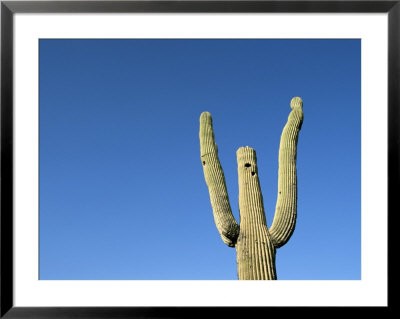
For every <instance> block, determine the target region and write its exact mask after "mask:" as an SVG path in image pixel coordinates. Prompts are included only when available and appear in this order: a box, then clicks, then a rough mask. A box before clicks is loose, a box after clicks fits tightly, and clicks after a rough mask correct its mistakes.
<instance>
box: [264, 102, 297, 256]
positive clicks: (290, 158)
mask: <svg viewBox="0 0 400 319" xmlns="http://www.w3.org/2000/svg"><path fill="white" fill-rule="evenodd" d="M290 107H291V108H292V111H291V112H290V114H289V117H288V121H287V123H286V125H285V127H284V129H283V131H282V135H281V141H280V147H279V169H278V197H277V202H276V208H275V214H274V219H273V222H272V225H271V227H270V228H269V232H270V234H271V238H272V241H273V243H274V245H275V247H276V248H279V247H281V246H283V245H285V244H286V243H287V241H288V240H289V238H290V237H291V236H292V234H293V231H294V228H295V226H296V217H297V173H296V157H297V140H298V135H299V131H300V129H301V125H302V123H303V101H302V100H301V98H299V97H295V98H293V99H292V100H291V102H290Z"/></svg>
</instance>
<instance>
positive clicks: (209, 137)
mask: <svg viewBox="0 0 400 319" xmlns="http://www.w3.org/2000/svg"><path fill="white" fill-rule="evenodd" d="M290 107H291V109H292V111H291V112H290V114H289V117H288V121H287V123H286V125H285V127H284V128H283V131H282V135H281V141H280V147H279V169H278V198H277V202H276V208H275V215H274V220H273V222H272V225H271V227H269V228H268V227H267V221H266V217H265V212H264V203H263V197H262V193H261V188H260V181H259V179H258V169H257V157H256V151H255V150H254V149H252V148H251V147H248V146H246V147H241V148H239V149H238V150H237V162H238V177H239V213H240V226H239V224H238V223H237V222H236V220H235V217H234V216H233V214H232V210H231V206H230V203H229V198H228V193H227V189H226V183H225V176H224V172H223V170H222V167H221V164H220V161H219V158H218V147H217V145H216V143H215V140H214V131H213V126H212V117H211V114H210V113H208V112H203V113H202V114H201V116H200V133H199V137H200V152H201V162H202V165H203V171H204V177H205V180H206V184H207V186H208V190H209V194H210V200H211V206H212V210H213V214H214V221H215V224H216V226H217V229H218V231H219V234H220V235H221V238H222V240H223V242H224V243H225V244H227V245H228V246H229V247H235V248H236V256H237V259H236V260H237V266H238V278H239V280H251V279H253V280H275V279H277V275H276V268H275V255H276V249H277V248H279V247H282V246H283V245H285V244H286V243H287V241H288V240H289V238H290V237H291V236H292V234H293V231H294V228H295V225H296V217H297V173H296V157H297V140H298V134H299V131H300V129H301V125H302V123H303V101H302V99H301V98H299V97H294V98H293V99H292V100H291V101H290Z"/></svg>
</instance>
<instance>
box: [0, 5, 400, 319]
mask: <svg viewBox="0 0 400 319" xmlns="http://www.w3.org/2000/svg"><path fill="white" fill-rule="evenodd" d="M95 12H96V13H100V12H104V13H120V12H175V13H188V12H248V13H255V12H272V13H279V12H312V13H326V12H329V13H346V12H348V13H357V12H360V13H366V12H370V13H374V12H380V13H387V14H388V37H389V38H388V205H389V206H388V207H389V209H388V212H387V213H388V217H389V223H388V225H391V224H393V223H391V222H390V217H391V215H393V214H396V213H397V211H398V209H399V206H398V201H397V197H398V194H397V190H398V189H399V144H400V134H399V127H398V119H399V113H400V112H399V102H400V81H399V79H400V50H399V48H400V0H396V1H382V0H377V1H373V0H355V1H346V0H341V1H340V0H336V1H323V0H315V1H314V0H308V1H280V0H270V1H262V0H261V1H196V0H193V1H129V0H127V1H97V0H94V1H1V238H0V240H1V260H0V266H1V277H0V280H1V281H0V284H1V287H0V293H1V295H0V302H1V305H0V317H1V318H3V317H4V318H191V317H193V316H201V317H205V316H209V315H215V316H225V317H236V316H239V315H240V316H246V317H254V316H256V315H257V316H260V315H271V312H274V313H275V312H276V311H279V312H280V313H282V312H281V311H283V309H280V308H279V307H245V308H246V309H244V308H243V307H241V308H240V309H238V308H225V307H216V308H215V307H214V308H210V307H200V308H193V307H151V308H149V307H14V303H13V16H14V14H15V13H95ZM390 213H391V214H390ZM388 234H389V237H388V247H389V251H390V242H391V240H390V235H391V233H390V232H389V233H388ZM388 262H390V260H389V255H388ZM388 270H389V269H388ZM389 275H390V273H389ZM388 287H390V281H388ZM390 297H391V295H389V299H388V306H387V307H376V308H379V310H383V311H387V310H389V309H390V306H391V305H392V302H391V298H390ZM305 308H306V309H305ZM329 308H330V309H329V312H330V313H331V314H333V315H335V313H336V312H337V311H339V310H341V308H340V307H334V308H332V307H329ZM348 308H349V307H348ZM350 308H352V307H350ZM307 309H309V308H307V307H290V308H289V309H285V310H289V311H293V312H297V315H302V314H305V311H307ZM312 310H313V312H315V311H321V313H322V312H324V313H326V311H327V310H326V307H315V308H313V309H312ZM360 310H362V309H359V308H358V309H357V311H360ZM365 310H366V311H368V313H370V314H372V313H373V312H375V311H374V309H371V308H369V307H366V309H365ZM346 311H348V309H346Z"/></svg>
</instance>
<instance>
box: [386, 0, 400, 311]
mask: <svg viewBox="0 0 400 319" xmlns="http://www.w3.org/2000/svg"><path fill="white" fill-rule="evenodd" d="M388 45H389V48H388V107H389V108H388V238H387V244H388V245H387V247H388V254H387V255H388V274H389V266H390V256H389V251H390V248H389V247H390V242H393V239H394V238H393V236H392V238H390V236H391V232H390V229H389V226H390V225H392V227H393V225H394V223H393V222H390V217H391V215H392V216H393V214H397V213H398V211H399V209H400V208H399V189H400V171H399V163H400V126H399V121H400V1H398V2H397V4H396V5H395V6H394V7H393V8H392V9H391V10H390V11H389V15H388ZM392 219H393V217H392ZM392 234H393V232H392ZM391 239H392V240H391ZM390 283H391V281H390V280H388V292H389V290H390V289H389V287H390ZM389 297H390V294H389V293H388V305H390V304H393V302H391V300H390V298H389Z"/></svg>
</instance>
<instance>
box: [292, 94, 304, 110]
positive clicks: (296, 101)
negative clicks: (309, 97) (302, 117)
mask: <svg viewBox="0 0 400 319" xmlns="http://www.w3.org/2000/svg"><path fill="white" fill-rule="evenodd" d="M290 108H291V109H292V110H293V109H295V108H303V100H302V98H301V97H298V96H296V97H294V98H293V99H292V100H291V101H290Z"/></svg>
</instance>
